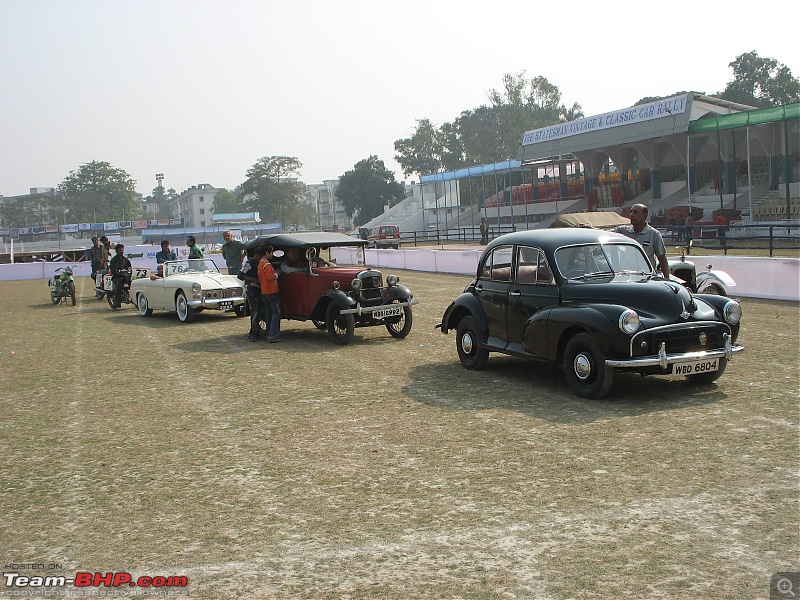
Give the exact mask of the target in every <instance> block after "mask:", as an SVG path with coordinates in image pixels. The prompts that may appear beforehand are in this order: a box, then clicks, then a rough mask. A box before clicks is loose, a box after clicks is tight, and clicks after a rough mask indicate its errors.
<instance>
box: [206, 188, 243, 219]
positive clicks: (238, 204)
mask: <svg viewBox="0 0 800 600" xmlns="http://www.w3.org/2000/svg"><path fill="white" fill-rule="evenodd" d="M241 212H245V205H244V204H243V203H242V201H241V200H240V199H239V197H238V196H237V195H236V194H235V193H234V192H231V191H230V190H227V189H225V188H218V189H217V193H216V198H214V214H217V215H219V214H229V213H241Z"/></svg>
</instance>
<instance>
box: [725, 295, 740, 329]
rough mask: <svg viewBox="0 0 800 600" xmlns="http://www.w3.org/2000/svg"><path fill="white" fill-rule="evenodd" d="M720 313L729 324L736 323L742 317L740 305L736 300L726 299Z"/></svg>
mask: <svg viewBox="0 0 800 600" xmlns="http://www.w3.org/2000/svg"><path fill="white" fill-rule="evenodd" d="M722 314H723V315H725V320H726V321H727V322H728V323H730V324H731V325H736V324H737V323H738V322H739V320H740V319H741V318H742V307H741V305H740V304H739V303H738V302H735V301H733V300H728V302H726V303H725V308H723V309H722Z"/></svg>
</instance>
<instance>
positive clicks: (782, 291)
mask: <svg viewBox="0 0 800 600" xmlns="http://www.w3.org/2000/svg"><path fill="white" fill-rule="evenodd" d="M159 250H160V248H159V247H158V246H150V245H146V246H130V247H127V248H126V249H125V254H126V256H128V257H129V258H130V259H131V263H132V264H133V266H134V267H150V268H151V269H154V268H155V265H156V259H155V256H156V252H158V251H159ZM175 250H176V252H178V256H185V255H186V254H187V251H186V248H185V246H184V247H178V248H175ZM481 253H482V251H481V250H438V249H424V250H422V249H419V250H417V249H413V250H366V251H365V258H366V261H367V264H368V265H370V266H373V267H376V268H383V269H409V270H412V271H427V272H431V273H452V274H461V275H465V276H467V277H471V276H474V275H475V271H476V270H477V267H478V259H479V258H480V256H481ZM331 256H332V257H333V258H335V259H336V260H337V262H338V263H339V264H351V265H353V264H357V263H358V259H357V258H356V249H354V248H331ZM206 258H210V259H212V260H213V261H214V263H215V264H216V265H217V268H219V270H220V271H222V272H223V273H224V272H226V266H225V260H224V259H223V258H222V255H221V254H207V255H206ZM687 259H688V260H691V261H692V262H694V264H695V266H696V267H697V270H698V272H699V271H701V270H704V269H705V266H706V265H707V264H709V263H710V264H712V265H713V266H714V268H715V269H719V270H722V271H725V272H726V273H728V274H729V275H730V276H731V277H733V279H734V281H735V282H736V286H735V287H733V288H731V289H730V290H729V291H728V293H729V294H730V295H731V296H733V297H739V296H742V297H748V298H767V299H772V300H792V301H795V302H797V301H800V259H796V258H751V257H744V256H688V257H687ZM67 264H71V265H72V266H73V268H74V272H75V275H76V276H78V277H83V276H85V277H89V276H90V275H91V271H92V268H91V265H90V264H89V263H88V262H80V263H64V262H36V263H14V264H9V265H0V281H16V280H24V279H49V278H50V277H52V275H53V274H54V273H55V271H56V269H59V268H63V267H64V266H65V265H67Z"/></svg>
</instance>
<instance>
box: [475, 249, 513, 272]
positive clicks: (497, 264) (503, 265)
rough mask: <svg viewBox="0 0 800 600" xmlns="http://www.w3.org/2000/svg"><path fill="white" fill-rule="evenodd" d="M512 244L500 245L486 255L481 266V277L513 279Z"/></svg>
mask: <svg viewBox="0 0 800 600" xmlns="http://www.w3.org/2000/svg"><path fill="white" fill-rule="evenodd" d="M511 257H512V251H511V247H510V246H498V247H497V248H495V249H493V250H492V252H491V254H489V256H487V257H486V260H485V261H484V263H483V267H482V268H481V277H482V278H486V279H491V280H492V281H511Z"/></svg>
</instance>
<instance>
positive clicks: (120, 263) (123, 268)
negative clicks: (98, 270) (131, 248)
mask: <svg viewBox="0 0 800 600" xmlns="http://www.w3.org/2000/svg"><path fill="white" fill-rule="evenodd" d="M114 249H115V250H116V251H117V254H116V256H114V258H112V259H111V263H109V269H111V282H112V283H113V284H114V306H113V307H112V308H114V309H117V308H119V307H120V306H121V305H122V287H123V285H124V284H125V283H126V282H129V281H130V278H131V271H132V267H131V261H130V260H129V259H128V257H127V256H125V246H123V245H122V244H117V245H116V246H115V247H114Z"/></svg>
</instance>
